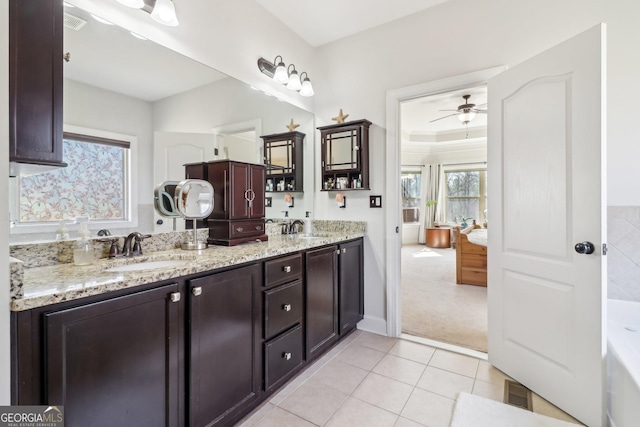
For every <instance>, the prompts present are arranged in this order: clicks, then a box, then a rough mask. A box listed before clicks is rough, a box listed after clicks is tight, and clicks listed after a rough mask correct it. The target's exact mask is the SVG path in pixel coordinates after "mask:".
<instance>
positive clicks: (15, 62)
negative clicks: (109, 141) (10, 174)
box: [9, 0, 66, 166]
mask: <svg viewBox="0 0 640 427" xmlns="http://www.w3.org/2000/svg"><path fill="white" fill-rule="evenodd" d="M9 23H10V24H9V40H10V42H9V103H10V107H9V114H10V118H9V129H10V130H9V132H10V136H9V159H10V160H11V161H17V162H23V163H33V164H44V165H54V166H66V164H65V163H63V162H62V154H63V153H62V75H63V74H62V67H63V59H62V34H63V24H62V2H61V1H59V0H38V1H25V0H11V1H10V2H9Z"/></svg>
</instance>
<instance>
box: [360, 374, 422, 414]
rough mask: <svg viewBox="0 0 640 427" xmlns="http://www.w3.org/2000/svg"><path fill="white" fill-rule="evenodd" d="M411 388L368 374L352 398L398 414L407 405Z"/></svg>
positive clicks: (389, 379)
mask: <svg viewBox="0 0 640 427" xmlns="http://www.w3.org/2000/svg"><path fill="white" fill-rule="evenodd" d="M412 390H413V387H412V386H410V385H408V384H405V383H401V382H399V381H396V380H392V379H391V378H387V377H383V376H381V375H378V374H374V373H370V374H369V375H367V377H366V378H365V379H364V381H362V383H361V384H360V385H359V386H358V388H356V389H355V391H354V392H353V394H352V396H353V397H355V398H358V399H360V400H363V401H365V402H367V403H370V404H372V405H375V406H379V407H380V408H382V409H385V410H387V411H390V412H393V413H395V414H399V413H400V412H401V411H402V408H404V405H405V404H406V403H407V400H408V399H409V396H411V391H412Z"/></svg>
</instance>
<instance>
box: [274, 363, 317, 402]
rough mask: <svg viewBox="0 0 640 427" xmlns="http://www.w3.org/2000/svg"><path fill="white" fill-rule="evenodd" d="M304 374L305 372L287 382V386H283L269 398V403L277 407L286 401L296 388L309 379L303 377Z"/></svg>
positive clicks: (305, 376)
mask: <svg viewBox="0 0 640 427" xmlns="http://www.w3.org/2000/svg"><path fill="white" fill-rule="evenodd" d="M306 373H307V371H306V370H305V371H303V372H301V373H300V374H298V375H297V376H296V377H294V378H293V379H291V380H289V382H288V383H287V385H285V386H284V387H283V388H281V389H280V390H278V391H277V392H276V393H274V394H273V395H272V396H271V399H269V402H271V403H273V404H274V405H279V404H280V403H282V401H283V400H284V399H286V398H287V397H288V396H289V395H290V394H291V393H293V392H294V391H296V390H297V389H298V387H300V386H301V385H302V384H304V383H305V382H306V381H307V380H308V379H309V378H308V376H307V375H305V374H306Z"/></svg>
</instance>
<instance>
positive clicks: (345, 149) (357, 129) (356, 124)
mask: <svg viewBox="0 0 640 427" xmlns="http://www.w3.org/2000/svg"><path fill="white" fill-rule="evenodd" d="M369 126H371V122H370V121H368V120H356V121H352V122H348V123H339V124H335V125H329V126H321V127H319V128H318V129H319V130H320V137H321V152H322V157H321V159H322V160H321V165H320V166H321V170H322V188H321V191H331V190H339V191H345V190H369Z"/></svg>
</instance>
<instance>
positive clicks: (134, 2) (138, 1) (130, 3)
mask: <svg viewBox="0 0 640 427" xmlns="http://www.w3.org/2000/svg"><path fill="white" fill-rule="evenodd" d="M118 3H120V4H123V5H125V6H127V7H132V8H134V9H142V8H143V7H144V0H118Z"/></svg>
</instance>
